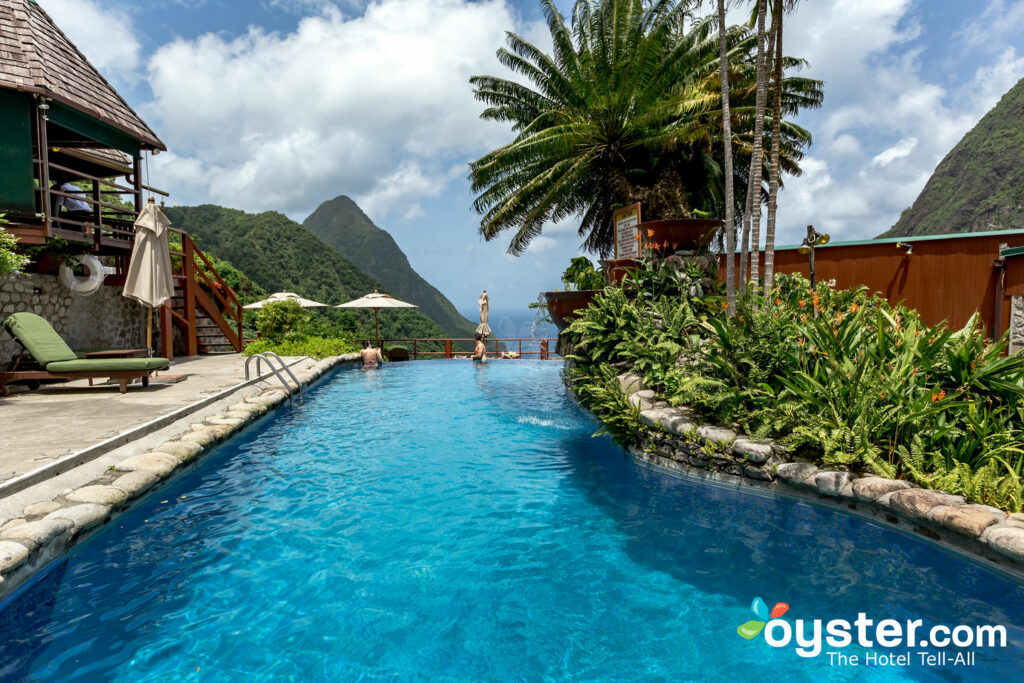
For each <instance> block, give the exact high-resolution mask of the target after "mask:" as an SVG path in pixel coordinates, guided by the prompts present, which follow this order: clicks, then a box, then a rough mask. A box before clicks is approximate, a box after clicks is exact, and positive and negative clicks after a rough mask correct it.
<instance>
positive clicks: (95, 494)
mask: <svg viewBox="0 0 1024 683" xmlns="http://www.w3.org/2000/svg"><path fill="white" fill-rule="evenodd" d="M67 499H68V500H69V501H71V502H72V503H96V504H97V505H120V504H121V503H123V502H125V501H126V500H128V494H127V493H126V492H125V491H124V490H122V489H120V488H115V487H113V486H83V487H82V488H80V489H75V490H74V491H72V492H71V493H69V494H68V495H67Z"/></svg>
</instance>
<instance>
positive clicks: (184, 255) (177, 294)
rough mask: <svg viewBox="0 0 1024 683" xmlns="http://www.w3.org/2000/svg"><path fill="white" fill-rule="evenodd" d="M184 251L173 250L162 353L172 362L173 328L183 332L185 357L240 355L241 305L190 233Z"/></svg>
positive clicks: (183, 237) (184, 238) (183, 240)
mask: <svg viewBox="0 0 1024 683" xmlns="http://www.w3.org/2000/svg"><path fill="white" fill-rule="evenodd" d="M171 231H172V232H173V233H176V234H178V235H180V236H181V251H176V250H174V249H172V250H171V256H172V262H173V261H176V260H177V261H180V264H175V266H174V298H173V299H172V300H171V304H170V305H168V306H164V307H163V308H162V309H161V317H160V321H161V340H162V341H161V345H162V347H163V348H162V349H161V353H162V354H163V356H164V357H165V358H173V356H174V348H173V341H172V339H173V329H172V326H173V327H177V328H178V329H179V330H181V333H182V336H183V337H184V341H185V355H187V356H196V355H200V354H202V355H214V354H223V353H238V352H240V351H241V350H242V345H243V344H242V304H241V303H239V301H238V297H237V296H236V295H235V292H234V290H233V289H231V288H230V287H229V286H228V285H227V283H226V282H224V280H223V278H221V276H220V273H218V272H217V269H216V268H214V267H213V264H211V263H210V260H209V259H208V258H207V257H206V254H204V253H203V252H202V251H201V250H200V249H199V248H198V247H197V246H196V245H195V243H194V242H193V241H192V238H191V237H189V235H188V233H186V232H183V231H181V230H176V229H174V228H172V229H171Z"/></svg>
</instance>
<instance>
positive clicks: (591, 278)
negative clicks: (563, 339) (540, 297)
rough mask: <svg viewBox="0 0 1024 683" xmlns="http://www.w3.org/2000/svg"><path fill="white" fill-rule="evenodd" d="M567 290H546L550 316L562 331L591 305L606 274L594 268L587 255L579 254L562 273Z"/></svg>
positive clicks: (602, 284) (603, 282)
mask: <svg viewBox="0 0 1024 683" xmlns="http://www.w3.org/2000/svg"><path fill="white" fill-rule="evenodd" d="M562 284H564V285H565V287H566V289H565V291H554V292H544V299H545V300H546V302H547V309H548V316H549V317H550V318H551V322H553V323H554V324H555V326H556V327H557V328H558V331H559V332H561V331H562V330H564V329H565V328H566V327H568V326H569V323H571V322H572V319H573V318H575V317H577V316H578V315H579V311H580V310H581V309H584V308H586V307H587V306H589V305H590V302H591V301H593V300H594V297H595V296H596V295H597V294H598V293H599V292H600V291H601V289H602V288H603V287H604V284H605V281H604V275H602V274H601V273H600V272H599V271H598V270H596V269H595V268H594V264H593V263H591V262H590V259H588V258H587V257H586V256H577V257H576V258H574V259H572V261H570V262H569V267H568V268H566V269H565V272H564V273H563V274H562Z"/></svg>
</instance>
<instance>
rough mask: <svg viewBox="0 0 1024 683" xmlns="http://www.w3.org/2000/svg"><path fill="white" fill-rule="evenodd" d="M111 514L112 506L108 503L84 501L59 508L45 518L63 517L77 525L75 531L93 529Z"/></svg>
mask: <svg viewBox="0 0 1024 683" xmlns="http://www.w3.org/2000/svg"><path fill="white" fill-rule="evenodd" d="M109 516H110V508H109V507H107V506H106V505H96V504H95V503H83V504H81V505H72V506H71V507H68V508H64V509H62V510H57V511H56V512H51V513H50V514H48V515H46V517H45V518H44V519H63V520H67V521H69V522H71V523H72V524H74V525H75V533H78V532H79V531H85V530H86V529H91V528H93V527H94V526H96V525H97V524H100V523H102V522H104V521H106V519H107V517H109Z"/></svg>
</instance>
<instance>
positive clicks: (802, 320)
mask: <svg viewBox="0 0 1024 683" xmlns="http://www.w3.org/2000/svg"><path fill="white" fill-rule="evenodd" d="M800 322H802V323H805V322H807V314H806V313H801V314H800Z"/></svg>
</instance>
